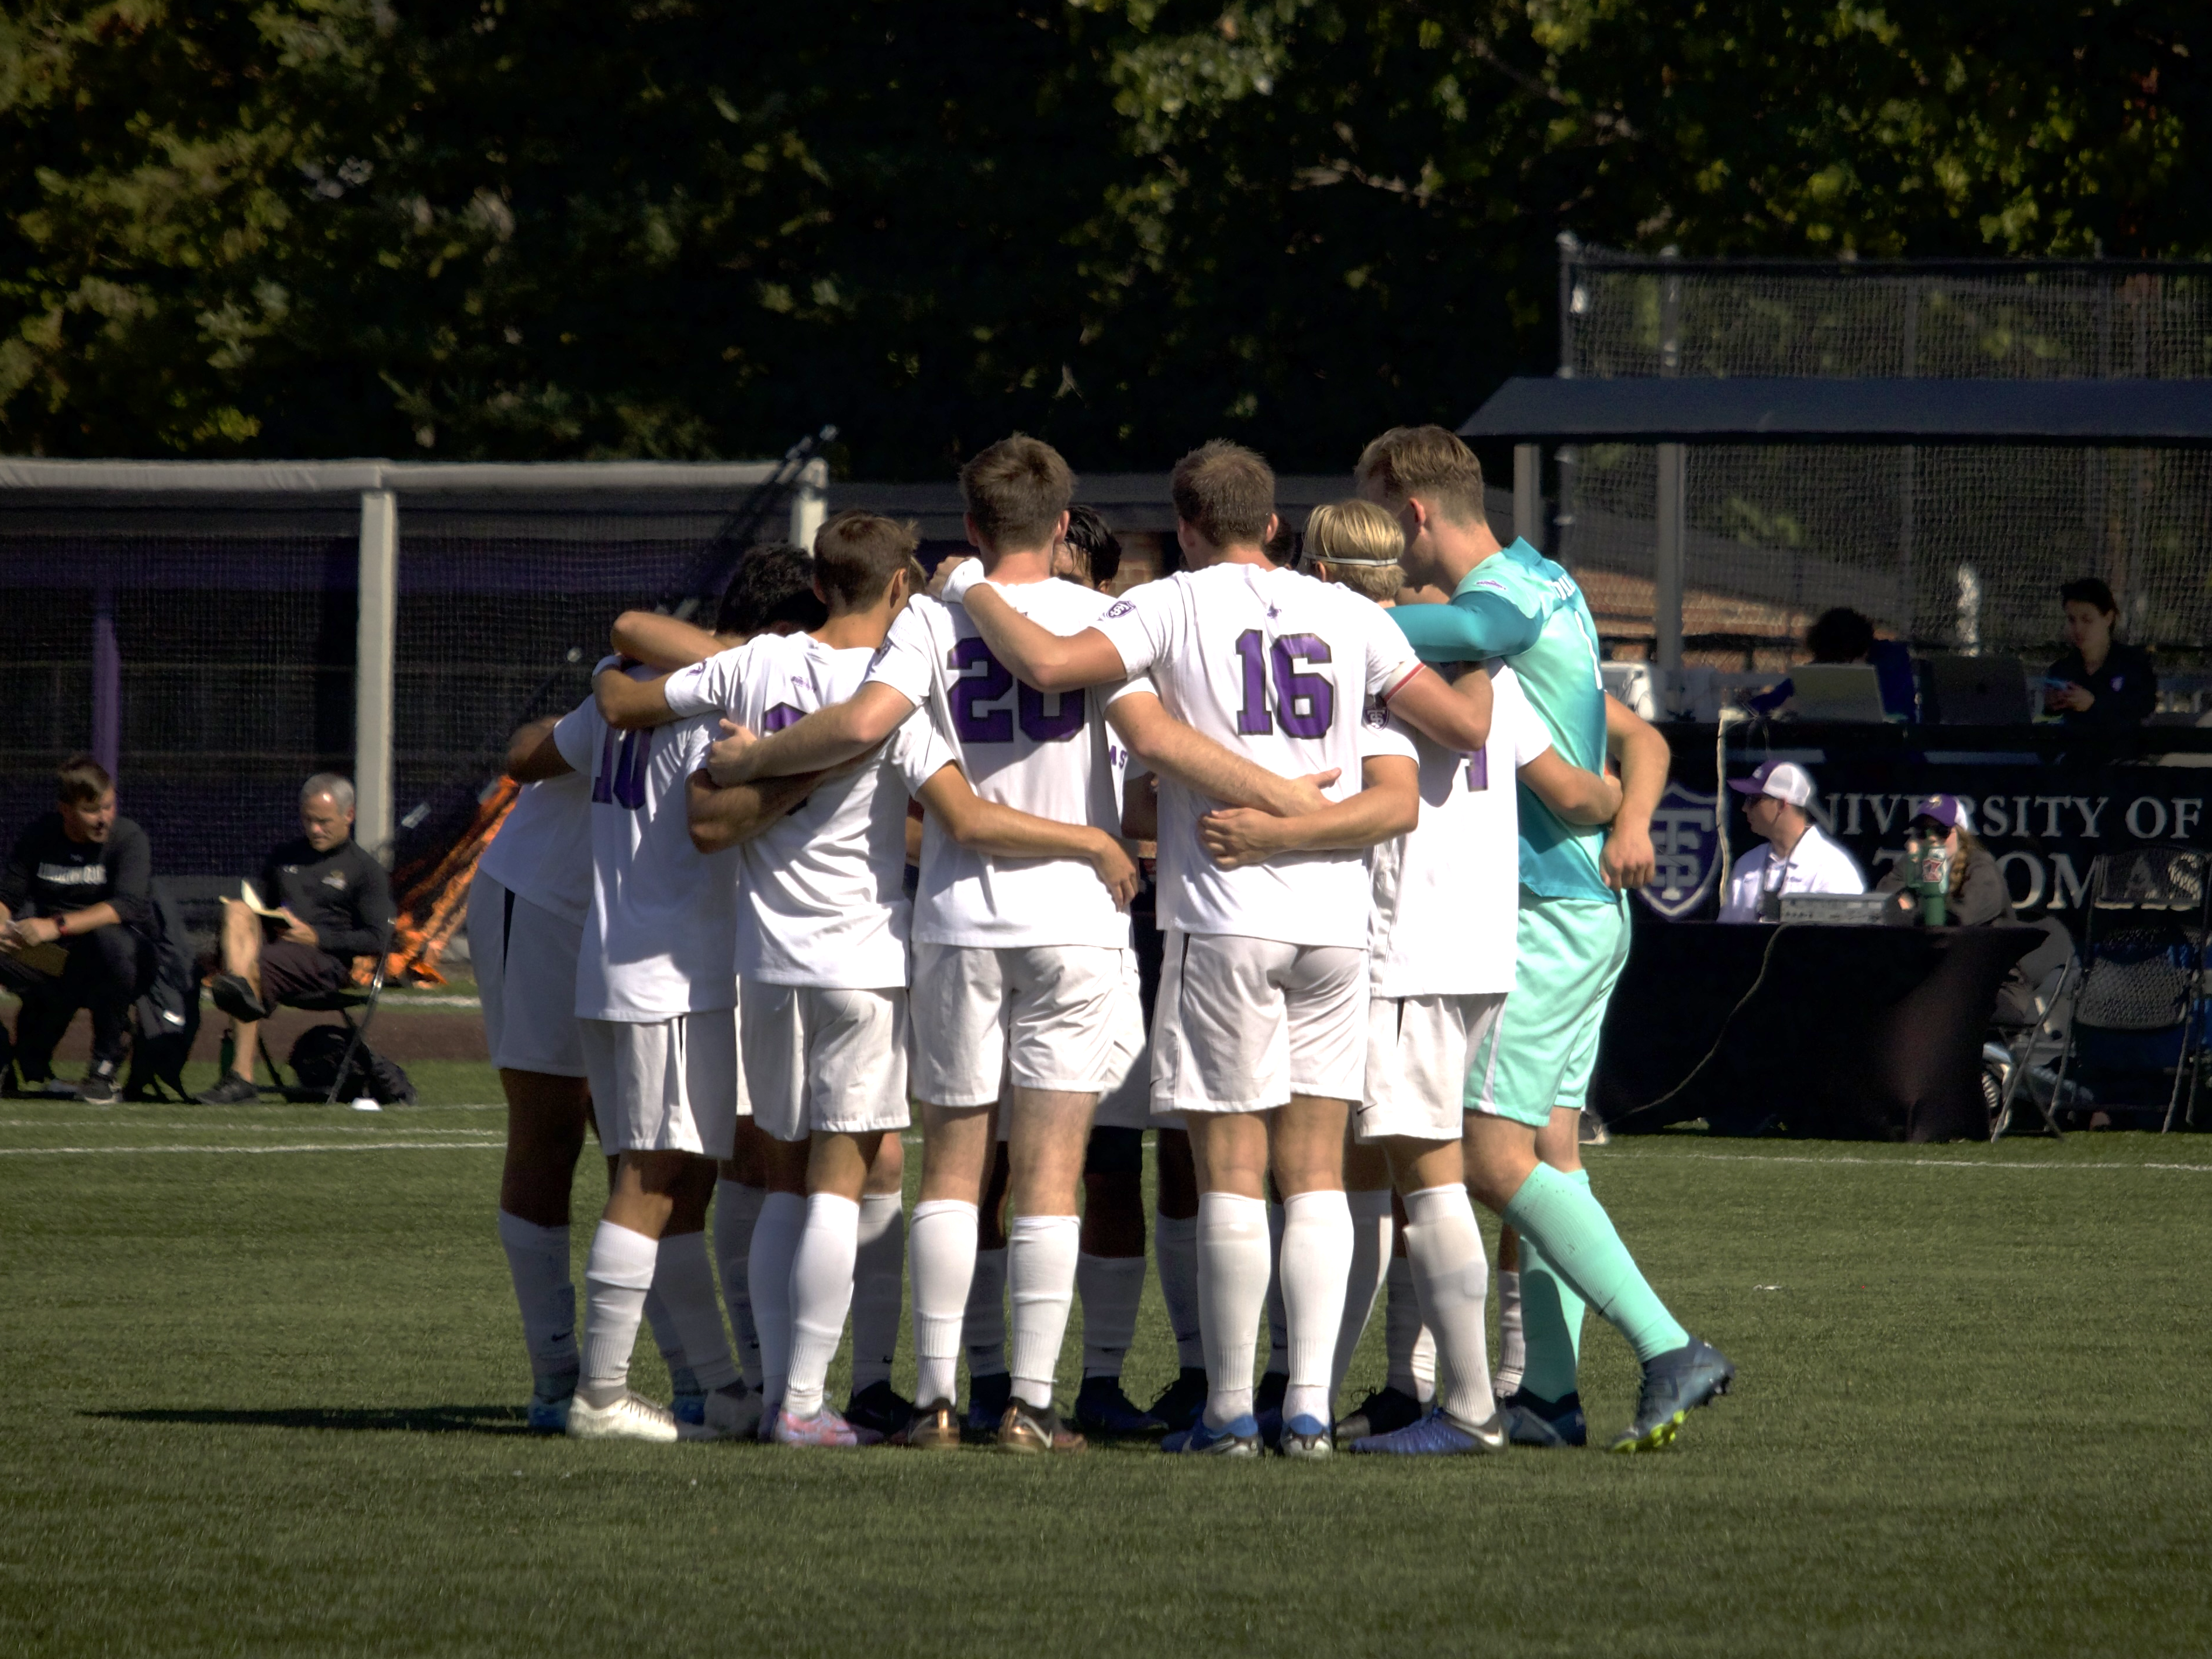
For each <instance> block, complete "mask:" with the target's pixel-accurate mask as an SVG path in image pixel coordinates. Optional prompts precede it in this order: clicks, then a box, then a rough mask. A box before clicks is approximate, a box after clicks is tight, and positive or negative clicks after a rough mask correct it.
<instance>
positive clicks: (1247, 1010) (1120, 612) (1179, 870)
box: [945, 441, 1490, 1457]
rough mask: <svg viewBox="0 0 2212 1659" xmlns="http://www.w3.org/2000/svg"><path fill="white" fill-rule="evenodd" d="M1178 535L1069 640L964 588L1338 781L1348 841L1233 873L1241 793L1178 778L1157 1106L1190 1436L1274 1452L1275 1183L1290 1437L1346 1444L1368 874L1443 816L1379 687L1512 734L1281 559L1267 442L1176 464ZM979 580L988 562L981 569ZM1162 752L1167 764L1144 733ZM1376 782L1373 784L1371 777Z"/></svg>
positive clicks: (1167, 849) (1012, 636)
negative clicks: (1218, 858) (1375, 729)
mask: <svg viewBox="0 0 2212 1659" xmlns="http://www.w3.org/2000/svg"><path fill="white" fill-rule="evenodd" d="M1171 488H1172V490H1173V494H1174V498H1175V504H1176V519H1177V526H1176V536H1177V539H1178V541H1179V543H1180V544H1181V545H1182V550H1183V553H1184V556H1185V558H1186V559H1187V561H1188V563H1189V564H1190V566H1191V567H1192V568H1190V569H1189V570H1188V571H1187V572H1185V573H1183V574H1178V575H1176V576H1172V577H1170V578H1167V579H1165V580H1161V581H1158V582H1149V583H1146V584H1145V585H1144V586H1140V587H1136V588H1133V589H1131V590H1130V591H1129V592H1128V593H1127V594H1126V595H1125V596H1124V597H1123V598H1122V599H1120V600H1119V601H1117V602H1116V603H1115V605H1112V606H1110V607H1109V609H1108V610H1107V611H1106V612H1105V614H1104V615H1103V616H1102V617H1099V619H1098V621H1097V623H1096V624H1095V625H1094V626H1092V627H1091V628H1088V629H1085V630H1083V631H1082V632H1080V633H1079V634H1075V635H1072V636H1068V635H1057V634H1054V633H1053V632H1052V631H1050V630H1049V629H1046V628H1043V627H1042V626H1040V625H1038V624H1037V623H1036V622H1034V621H1032V620H1030V618H1027V617H1024V616H1023V615H1021V614H1020V612H1019V611H1018V610H1017V609H1016V608H1015V607H1014V606H1013V605H1010V604H1009V603H1007V601H1006V598H1005V596H1004V593H1003V592H1002V590H1000V589H998V588H996V587H994V586H991V585H989V584H977V585H975V586H973V587H972V588H969V589H965V590H963V589H962V588H961V578H960V575H959V574H956V575H955V577H954V579H953V580H952V582H951V584H948V586H947V587H946V590H945V591H946V593H947V594H948V596H950V597H951V598H955V599H961V600H962V601H963V603H964V604H965V605H966V607H967V610H968V613H969V617H971V619H972V620H973V621H974V622H975V625H976V627H977V628H978V629H979V630H980V631H981V635H982V636H983V638H984V639H985V640H986V641H987V642H988V645H989V647H990V649H991V651H992V652H993V653H994V655H995V656H996V657H997V659H998V660H1000V662H1002V663H1004V664H1005V665H1006V666H1007V667H1008V668H1009V669H1011V670H1012V671H1013V672H1014V674H1015V675H1016V677H1017V678H1019V679H1020V680H1021V681H1022V682H1023V683H1024V684H1028V685H1033V686H1036V688H1038V689H1039V690H1043V691H1048V692H1049V691H1066V690H1073V689H1075V688H1077V687H1079V686H1085V685H1092V684H1101V683H1106V682H1113V681H1119V680H1121V679H1125V678H1127V677H1129V676H1130V675H1132V674H1136V673H1149V674H1150V676H1151V677H1152V681H1153V684H1154V685H1155V687H1156V688H1157V691H1158V699H1159V701H1160V702H1162V703H1163V704H1164V707H1165V709H1166V712H1167V713H1169V714H1171V715H1172V716H1174V717H1175V718H1176V720H1178V721H1180V722H1182V723H1184V724H1185V725H1187V726H1189V727H1190V728H1192V729H1194V731H1195V732H1198V733H1199V734H1200V735H1202V736H1204V737H1206V738H1210V739H1212V741H1213V742H1214V743H1216V744H1221V745H1223V746H1225V747H1226V748H1227V749H1228V750H1231V752H1232V753H1234V754H1237V755H1239V756H1241V757H1243V758H1244V759H1245V760H1247V761H1249V762H1251V763H1255V764H1257V765H1259V766H1260V767H1261V768H1263V769H1271V770H1273V771H1274V772H1276V773H1278V774H1279V775H1301V776H1315V777H1317V778H1319V779H1322V780H1324V781H1327V783H1328V785H1329V786H1330V787H1334V792H1335V793H1334V796H1332V797H1331V798H1330V799H1329V802H1328V805H1324V806H1322V807H1321V808H1320V809H1319V815H1320V816H1321V817H1322V823H1319V824H1316V825H1313V826H1310V833H1311V835H1312V837H1313V839H1314V841H1315V842H1316V843H1320V844H1322V846H1323V847H1324V848H1325V850H1317V851H1315V852H1310V853H1306V854H1301V855H1300V856H1298V857H1297V858H1295V859H1291V860H1285V861H1283V862H1281V863H1279V864H1274V863H1271V864H1259V865H1253V866H1246V867H1243V868H1240V869H1234V870H1230V869H1224V868H1222V867H1220V866H1218V865H1216V864H1215V863H1214V862H1213V861H1212V860H1211V859H1210V858H1209V857H1208V856H1207V855H1206V854H1205V853H1204V852H1203V851H1202V850H1201V849H1200V842H1199V829H1200V821H1201V820H1202V818H1203V817H1205V815H1206V812H1207V811H1210V810H1212V809H1213V808H1214V807H1215V806H1216V805H1217V804H1218V802H1219V800H1220V799H1221V798H1220V797H1218V796H1216V797H1214V798H1213V799H1206V798H1204V797H1202V796H1200V795H1197V794H1194V793H1193V792H1192V791H1191V789H1190V788H1189V787H1188V786H1187V785H1186V784H1185V783H1184V782H1183V781H1182V780H1181V779H1179V778H1178V777H1177V776H1176V775H1175V773H1174V771H1173V769H1164V771H1165V776H1166V781H1165V783H1164V786H1163V790H1162V801H1161V805H1160V815H1159V816H1160V878H1161V880H1160V902H1161V906H1162V916H1161V920H1162V922H1163V925H1164V927H1166V928H1167V929H1168V930H1169V937H1168V947H1167V963H1166V970H1165V974H1164V977H1163V980H1162V983H1161V987H1160V994H1159V1006H1158V1009H1157V1011H1156V1012H1155V1015H1154V1019H1153V1028H1152V1065H1153V1082H1152V1088H1153V1105H1154V1108H1155V1109H1156V1110H1157V1109H1172V1110H1179V1111H1181V1112H1182V1114H1183V1115H1184V1118H1185V1120H1186V1121H1187V1123H1188V1126H1189V1132H1190V1137H1191V1147H1192V1152H1193V1154H1194V1158H1195V1160H1196V1162H1197V1165H1198V1176H1199V1182H1200V1191H1201V1196H1200V1216H1199V1286H1200V1304H1201V1316H1200V1319H1201V1326H1202V1329H1203V1334H1204V1340H1205V1346H1206V1372H1207V1378H1208V1387H1209V1398H1208V1401H1207V1403H1206V1409H1205V1411H1204V1413H1203V1414H1202V1415H1201V1417H1200V1421H1199V1423H1198V1425H1197V1426H1196V1427H1194V1429H1192V1430H1190V1431H1188V1432H1185V1433H1180V1434H1176V1435H1171V1436H1170V1437H1168V1438H1167V1439H1166V1440H1165V1441H1164V1442H1163V1445H1164V1446H1166V1447H1168V1448H1169V1449H1173V1450H1177V1451H1187V1452H1214V1453H1220V1454H1226V1455H1246V1456H1249V1455H1256V1454H1257V1453H1258V1451H1259V1449H1260V1436H1259V1427H1258V1424H1257V1422H1256V1421H1255V1418H1254V1415H1253V1412H1252V1364H1253V1359H1254V1345H1255V1337H1256V1334H1257V1329H1258V1324H1259V1317H1260V1311H1261V1304H1262V1303H1263V1302H1264V1300H1265V1298H1266V1296H1267V1278H1268V1271H1267V1269H1268V1248H1267V1245H1268V1239H1267V1205H1266V1201H1265V1199H1264V1196H1263V1190H1264V1189H1263V1184H1262V1183H1263V1181H1264V1179H1265V1177H1266V1176H1267V1172H1268V1171H1269V1170H1270V1168H1271V1167H1272V1170H1273V1176H1274V1178H1275V1182H1276V1185H1277V1186H1278V1188H1279V1189H1280V1190H1281V1192H1282V1194H1283V1197H1284V1207H1285V1225H1284V1231H1283V1243H1282V1247H1281V1273H1282V1285H1283V1297H1284V1302H1285V1310H1286V1314H1287V1319H1288V1324H1289V1328H1290V1384H1289V1388H1288V1389H1287V1391H1286V1394H1285V1400H1284V1405H1283V1416H1284V1425H1283V1433H1282V1437H1281V1440H1280V1443H1279V1444H1280V1447H1281V1449H1282V1450H1283V1451H1284V1452H1285V1454H1286V1455H1291V1456H1297V1457H1324V1456H1327V1455H1329V1452H1330V1450H1331V1442H1330V1400H1329V1387H1330V1370H1331V1367H1332V1364H1333V1361H1334V1352H1335V1344H1336V1336H1337V1329H1338V1326H1339V1324H1340V1321H1341V1318H1342V1315H1343V1309H1344V1294H1345V1280H1346V1270H1347V1268H1348V1267H1349V1265H1350V1257H1351V1249H1352V1223H1351V1214H1350V1212H1349V1210H1348V1208H1347V1207H1346V1200H1345V1196H1344V1189H1343V1168H1344V1135H1345V1127H1346V1120H1347V1116H1348V1114H1349V1112H1350V1109H1351V1107H1352V1103H1353V1102H1355V1101H1357V1100H1358V1098H1359V1097H1360V1094H1361V1092H1362V1087H1363V1085H1364V1077H1365V1071H1366V1041H1365V1038H1366V1024H1367V957H1366V945H1367V920H1368V910H1369V896H1368V880H1367V872H1366V866H1365V862H1364V857H1363V853H1364V848H1367V847H1369V846H1370V845H1372V844H1373V843H1374V842H1377V841H1382V840H1385V839H1387V838H1389V836H1395V835H1399V834H1402V833H1403V832H1404V831H1405V830H1406V829H1409V828H1411V827H1412V825H1413V823H1414V821H1415V819H1416V817H1417V816H1418V808H1419V797H1418V794H1417V793H1416V769H1415V767H1414V764H1413V762H1412V761H1411V760H1410V759H1407V758H1405V757H1397V756H1380V757H1373V758H1370V759H1366V760H1364V761H1363V760H1362V758H1361V757H1360V754H1359V732H1360V729H1361V721H1362V719H1363V714H1364V709H1365V708H1366V706H1367V704H1368V702H1369V701H1370V699H1372V700H1375V701H1376V702H1382V703H1384V704H1387V705H1389V706H1390V707H1392V708H1395V709H1397V710H1398V711H1399V712H1401V714H1403V715H1404V716H1405V717H1406V718H1407V719H1408V720H1410V721H1412V722H1413V724H1414V725H1416V726H1419V727H1420V728H1421V729H1423V730H1425V731H1426V732H1428V733H1429V734H1430V735H1431V737H1433V738H1437V740H1438V741H1439V742H1442V743H1443V744H1446V745H1447V746H1449V747H1454V748H1457V749H1461V750H1465V751H1467V752H1469V753H1472V752H1473V751H1474V750H1479V749H1480V748H1481V747H1482V745H1483V743H1484V741H1485V740H1486V737H1487V734H1488V714H1489V690H1490V688H1489V682H1488V680H1487V679H1485V678H1480V677H1468V680H1467V681H1466V682H1463V686H1464V690H1462V689H1458V688H1454V687H1452V686H1449V685H1447V684H1445V683H1444V682H1443V680H1442V679H1440V678H1437V676H1436V675H1434V674H1432V673H1429V672H1426V671H1422V670H1420V669H1419V668H1418V666H1417V665H1416V663H1415V660H1414V659H1413V658H1412V657H1411V656H1410V654H1409V653H1407V650H1406V649H1405V648H1404V647H1403V645H1402V642H1401V640H1398V639H1395V638H1393V637H1392V636H1393V635H1395V629H1393V628H1392V627H1391V626H1390V624H1389V620H1388V617H1386V615H1385V613H1384V612H1383V611H1380V610H1378V609H1376V606H1375V605H1372V604H1371V603H1370V602H1369V601H1368V600H1366V599H1362V598H1361V597H1360V596H1358V594H1356V593H1352V592H1348V591H1346V589H1343V588H1341V587H1330V586H1324V585H1323V584H1322V583H1320V582H1317V581H1316V580H1313V579H1312V578H1311V577H1310V576H1306V575H1303V574H1298V573H1297V572H1295V571H1291V570H1285V569H1279V568H1276V567H1275V565H1274V564H1273V562H1272V561H1271V560H1270V559H1269V558H1268V556H1267V553H1266V551H1265V550H1264V548H1265V544H1266V543H1267V541H1268V540H1269V539H1270V538H1273V536H1274V535H1275V534H1276V532H1277V531H1278V530H1279V520H1277V518H1276V516H1275V513H1274V511H1273V497H1274V476H1273V473H1272V472H1271V471H1269V470H1268V468H1267V464H1266V462H1264V461H1263V460H1261V459H1260V457H1259V456H1257V455H1255V454H1254V453H1252V452H1251V451H1249V450H1247V449H1243V448H1241V447H1238V446H1236V445H1234V444H1229V443H1225V442H1220V441H1216V442H1213V443H1209V444H1206V445H1205V446H1203V447H1200V449H1198V450H1196V451H1194V452H1193V453H1191V454H1189V455H1187V456H1185V457H1184V458H1183V459H1182V461H1180V462H1179V463H1177V465H1176V469H1175V472H1174V475H1173V477H1172V481H1171ZM963 574H964V573H963ZM1132 746H1133V747H1134V748H1135V749H1136V750H1137V752H1138V754H1139V756H1142V757H1145V758H1146V760H1147V761H1148V763H1149V762H1150V761H1151V758H1152V757H1151V756H1150V755H1148V754H1147V753H1146V749H1145V746H1144V745H1143V744H1141V743H1138V742H1135V741H1134V740H1133V744H1132ZM1156 769H1158V768H1156ZM1354 773H1357V774H1358V782H1359V784H1361V785H1362V786H1364V787H1358V788H1357V789H1354V788H1353V787H1352V778H1351V776H1350V775H1352V774H1354Z"/></svg>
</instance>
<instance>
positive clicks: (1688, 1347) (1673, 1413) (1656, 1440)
mask: <svg viewBox="0 0 2212 1659" xmlns="http://www.w3.org/2000/svg"><path fill="white" fill-rule="evenodd" d="M1734 1382H1735V1366H1734V1365H1732V1364H1729V1358H1728V1356H1727V1355H1726V1354H1724V1353H1723V1352H1721V1351H1720V1350H1719V1349H1718V1348H1716V1347H1714V1346H1712V1345H1711V1344H1710V1343H1705V1342H1700V1341H1699V1340H1698V1339H1697V1338H1696V1337H1694V1336H1693V1337H1692V1338H1691V1339H1690V1340H1688V1341H1687V1342H1686V1343H1685V1344H1683V1346H1680V1347H1679V1348H1676V1349H1675V1350H1674V1352H1671V1353H1662V1354H1661V1355H1660V1356H1659V1357H1658V1358H1656V1359H1650V1360H1647V1361H1645V1362H1644V1388H1643V1391H1642V1392H1641V1393H1639V1394H1638V1395H1637V1398H1636V1420H1635V1421H1634V1422H1633V1423H1631V1424H1630V1425H1628V1426H1627V1427H1626V1428H1625V1429H1623V1430H1622V1431H1620V1438H1618V1439H1617V1440H1615V1441H1614V1442H1613V1444H1612V1446H1611V1447H1610V1448H1609V1449H1611V1450H1613V1451H1617V1452H1647V1451H1657V1450H1658V1449H1660V1448H1661V1447H1662V1446H1669V1445H1672V1444H1673V1443H1674V1437H1675V1435H1677V1434H1678V1433H1680V1431H1681V1427H1682V1421H1683V1419H1685V1418H1686V1417H1688V1416H1689V1414H1690V1413H1692V1412H1693V1411H1695V1410H1696V1409H1697V1408H1698V1407H1700V1406H1705V1405H1710V1404H1711V1403H1712V1401H1715V1400H1716V1399H1717V1398H1719V1397H1720V1396H1721V1395H1724V1394H1726V1393H1727V1392H1728V1391H1729V1384H1730V1383H1734Z"/></svg>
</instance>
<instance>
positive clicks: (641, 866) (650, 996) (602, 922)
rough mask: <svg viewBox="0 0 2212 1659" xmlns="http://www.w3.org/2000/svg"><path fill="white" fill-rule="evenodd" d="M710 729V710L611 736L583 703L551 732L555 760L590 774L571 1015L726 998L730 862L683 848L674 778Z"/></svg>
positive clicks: (733, 921)
mask: <svg viewBox="0 0 2212 1659" xmlns="http://www.w3.org/2000/svg"><path fill="white" fill-rule="evenodd" d="M633 672H634V673H635V674H637V675H638V676H639V677H642V676H643V674H644V672H645V671H643V670H635V671H633ZM715 735H716V727H715V725H714V719H713V717H712V716H708V717H705V718H702V719H698V720H678V721H677V722H675V723H673V724H671V725H668V726H655V727H653V728H652V729H650V730H647V731H643V732H617V731H616V730H615V729H614V728H613V727H611V726H609V725H608V724H607V723H606V721H605V720H602V719H600V718H599V707H598V705H597V704H596V703H592V702H586V703H585V704H583V705H582V707H580V708H577V709H575V710H574V711H573V712H571V713H570V714H567V715H565V716H564V717H563V718H562V721H561V723H560V725H558V726H555V727H554V728H553V741H554V743H555V744H556V745H557V746H558V747H559V749H560V750H561V755H562V758H563V759H564V760H566V761H567V762H568V764H569V765H571V766H573V767H574V768H575V769H576V770H577V771H579V772H581V773H583V774H584V775H586V776H587V777H588V778H590V780H591V812H590V816H591V824H592V908H591V914H590V915H589V916H588V917H587V918H586V921H585V923H584V943H583V948H582V950H581V951H580V952H579V953H578V956H577V959H576V1014H577V1018H580V1019H613V1020H629V1021H650V1020H665V1019H672V1018H675V1017H676V1016H677V1015H678V1014H687V1013H696V1012H701V1011H702V1010H705V1009H710V1008H732V1007H735V1006H737V984H736V981H733V980H732V978H731V977H730V933H731V930H732V928H733V927H735V926H736V925H737V885H736V880H735V865H734V860H732V856H731V854H728V853H717V854H714V856H713V857H711V858H710V857H708V856H707V855H705V854H702V853H701V852H700V851H699V849H698V848H696V847H694V846H692V844H691V826H690V821H689V818H688V817H687V815H686V811H685V805H684V789H685V785H686V783H687V782H688V781H689V780H690V776H691V774H692V773H694V772H695V771H696V770H697V769H699V767H700V766H701V765H702V763H704V761H705V759H706V757H707V750H708V747H709V746H710V745H711V744H713V743H714V738H715Z"/></svg>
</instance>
